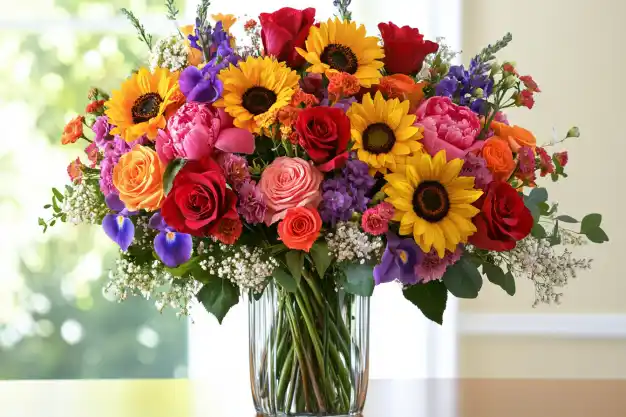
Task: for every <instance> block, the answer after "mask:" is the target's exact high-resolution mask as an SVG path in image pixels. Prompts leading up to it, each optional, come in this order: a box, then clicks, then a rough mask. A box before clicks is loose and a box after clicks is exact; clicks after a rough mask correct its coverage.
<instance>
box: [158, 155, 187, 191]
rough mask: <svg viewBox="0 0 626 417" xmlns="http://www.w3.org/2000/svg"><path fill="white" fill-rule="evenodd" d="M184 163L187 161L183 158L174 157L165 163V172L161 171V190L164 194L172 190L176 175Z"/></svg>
mask: <svg viewBox="0 0 626 417" xmlns="http://www.w3.org/2000/svg"><path fill="white" fill-rule="evenodd" d="M186 163H187V161H186V160H185V159H174V160H173V161H172V162H170V163H169V164H167V168H165V172H164V173H163V192H164V193H165V195H168V194H169V193H170V191H171V190H172V186H173V185H174V179H175V178H176V175H178V173H179V172H180V170H181V169H183V167H184V166H185V164H186Z"/></svg>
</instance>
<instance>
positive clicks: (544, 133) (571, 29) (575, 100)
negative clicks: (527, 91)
mask: <svg viewBox="0 0 626 417" xmlns="http://www.w3.org/2000/svg"><path fill="white" fill-rule="evenodd" d="M625 19H626V1H623V0H594V1H590V0H524V1H514V0H465V1H464V11H463V37H464V42H463V50H464V51H466V52H465V54H464V61H469V59H470V58H471V56H472V55H473V54H474V53H475V52H477V51H479V50H480V48H481V47H482V46H484V45H486V44H488V43H493V42H494V41H495V40H497V39H499V38H500V37H502V35H503V34H504V33H506V32H507V31H510V32H512V34H513V43H512V44H511V45H510V46H509V47H508V48H507V49H505V50H504V51H503V52H502V53H500V55H499V57H500V58H501V59H504V60H514V61H516V63H517V68H518V70H519V71H520V72H521V73H522V74H531V75H532V76H533V77H534V78H535V80H536V81H537V82H538V83H539V85H540V87H541V88H542V90H543V93H541V94H540V95H539V96H538V98H537V104H536V106H535V108H534V109H533V110H532V111H528V110H517V111H514V112H511V113H510V119H511V120H512V121H513V122H514V123H515V124H519V125H521V126H524V127H527V128H529V129H531V130H532V131H533V132H534V133H535V134H536V136H537V138H538V142H539V143H540V144H542V143H545V142H548V141H549V140H550V137H551V132H552V127H555V128H556V129H557V130H558V131H559V132H560V133H561V134H564V133H565V132H566V131H567V129H568V128H569V127H570V126H572V125H577V126H579V127H580V129H581V132H582V136H581V138H580V139H574V140H571V141H569V142H567V149H568V150H569V151H570V166H568V173H569V174H570V177H569V178H568V179H567V180H565V181H564V182H562V183H559V184H553V183H552V182H551V181H549V180H548V181H546V183H545V184H546V185H547V186H548V187H549V190H550V191H551V192H550V197H551V199H554V200H558V201H560V208H561V211H562V212H563V213H566V214H570V215H572V216H574V217H578V218H581V217H582V216H583V215H584V214H586V213H591V212H600V213H602V214H603V216H604V221H603V226H604V229H605V230H606V231H607V232H608V234H609V237H610V238H611V242H610V243H608V244H604V245H592V246H588V247H586V248H585V249H584V253H585V254H586V255H588V256H590V257H592V258H594V268H593V270H592V271H591V272H589V273H585V274H581V275H580V276H579V277H578V279H576V280H574V281H573V282H571V283H570V285H569V286H568V288H566V289H565V298H564V300H563V303H562V305H560V306H552V307H540V308H537V309H532V308H531V304H532V301H533V292H534V290H533V288H532V285H530V282H520V281H518V294H517V295H516V296H515V297H514V298H511V297H508V296H507V295H506V294H504V293H503V292H502V291H501V290H500V289H499V288H497V287H496V288H494V287H493V286H492V285H490V284H489V283H488V282H486V287H485V288H484V289H483V292H481V294H480V297H479V299H478V300H472V301H464V302H462V303H461V312H472V313H489V314H499V313H528V314H533V313H552V314H559V313H612V314H615V313H618V314H622V313H623V314H626V279H624V278H623V276H622V270H623V269H622V264H621V262H623V260H624V259H625V258H626V253H625V252H624V250H625V249H626V235H625V233H624V232H625V231H626V228H625V227H624V225H623V221H624V220H623V219H624V217H625V216H623V215H620V214H621V211H622V207H621V205H620V203H621V204H623V203H626V197H624V196H623V195H622V192H623V191H622V190H623V188H624V184H625V183H626V174H624V165H625V163H626V158H625V157H624V155H625V154H626V152H625V151H626V113H625V112H624V108H625V107H626V106H624V102H625V98H626V48H625V47H624V40H626V20H625ZM461 373H462V375H464V376H472V377H473V376H476V377H480V376H489V377H493V376H496V377H573V378H576V377H603V376H605V377H617V376H619V377H624V378H626V340H625V341H612V342H609V341H586V342H585V341H575V340H574V341H571V340H570V341H564V340H547V339H541V338H534V339H521V338H511V337H489V338H486V337H475V336H472V337H464V338H462V339H461Z"/></svg>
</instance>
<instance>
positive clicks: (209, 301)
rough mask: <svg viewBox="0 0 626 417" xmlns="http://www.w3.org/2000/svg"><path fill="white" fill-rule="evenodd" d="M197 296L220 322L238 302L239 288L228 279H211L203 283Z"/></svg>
mask: <svg viewBox="0 0 626 417" xmlns="http://www.w3.org/2000/svg"><path fill="white" fill-rule="evenodd" d="M197 298H198V301H200V302H201V303H202V305H203V306H204V308H205V309H206V311H208V312H209V313H211V314H213V315H214V316H215V318H216V319H217V321H218V322H219V323H220V324H222V321H223V320H224V317H226V314H227V313H228V311H229V310H230V309H231V308H232V307H233V306H235V305H236V304H237V303H238V302H239V288H237V286H235V284H233V283H232V282H230V281H228V280H225V279H213V280H210V281H209V282H207V283H206V284H204V286H203V287H202V289H201V290H200V292H199V293H198V295H197Z"/></svg>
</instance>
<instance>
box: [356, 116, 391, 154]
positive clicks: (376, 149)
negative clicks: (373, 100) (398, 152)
mask: <svg viewBox="0 0 626 417" xmlns="http://www.w3.org/2000/svg"><path fill="white" fill-rule="evenodd" d="M395 143H396V135H395V134H394V133H393V130H392V129H391V128H390V127H389V126H387V125H386V124H385V123H374V124H371V125H369V126H368V127H367V129H365V131H364V132H363V148H364V149H365V150H366V151H368V152H370V153H373V154H376V155H378V154H380V153H389V151H391V149H392V148H393V145H394V144H395Z"/></svg>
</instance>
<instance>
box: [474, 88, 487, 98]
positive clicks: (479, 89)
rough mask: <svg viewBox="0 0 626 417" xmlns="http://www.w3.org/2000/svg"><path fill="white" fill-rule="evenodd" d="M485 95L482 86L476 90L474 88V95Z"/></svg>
mask: <svg viewBox="0 0 626 417" xmlns="http://www.w3.org/2000/svg"><path fill="white" fill-rule="evenodd" d="M484 95H485V90H483V89H482V88H477V89H476V90H474V97H481V98H482V97H483V96H484Z"/></svg>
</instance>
